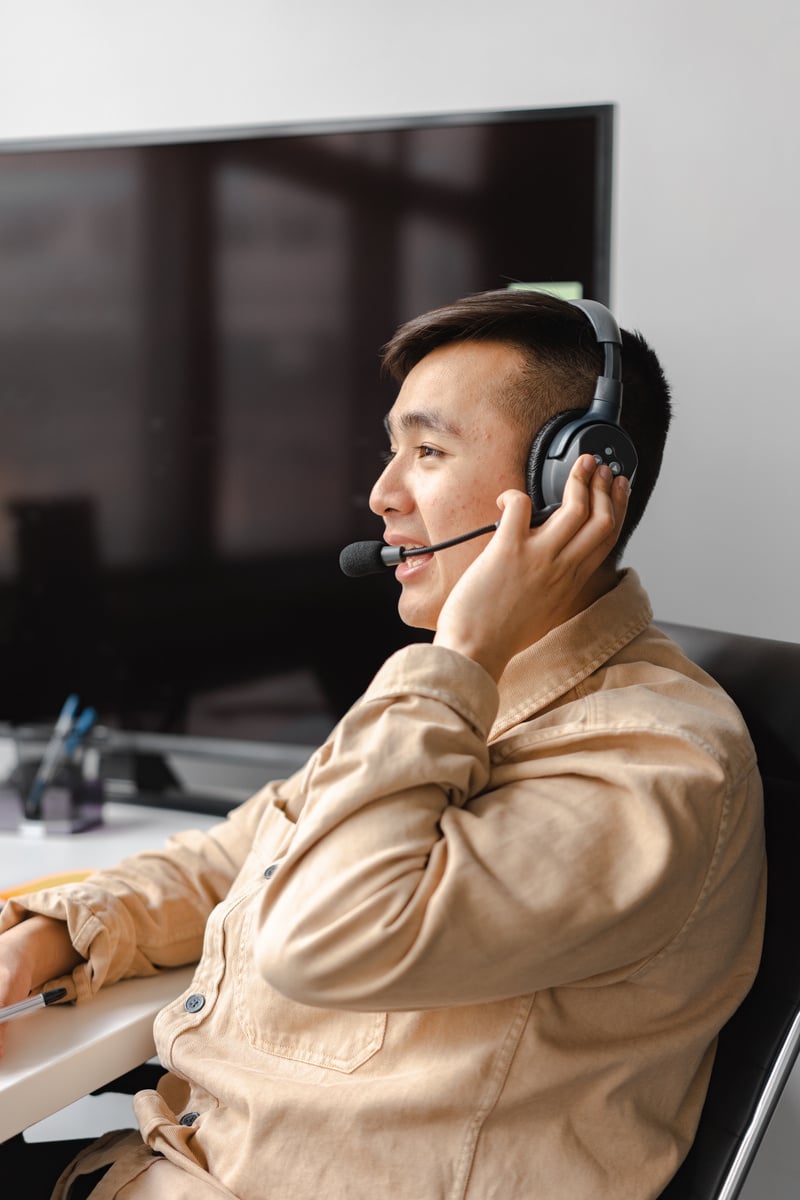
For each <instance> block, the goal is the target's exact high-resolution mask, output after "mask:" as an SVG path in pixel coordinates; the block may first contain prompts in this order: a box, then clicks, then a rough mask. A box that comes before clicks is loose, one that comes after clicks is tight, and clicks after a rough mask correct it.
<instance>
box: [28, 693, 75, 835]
mask: <svg viewBox="0 0 800 1200" xmlns="http://www.w3.org/2000/svg"><path fill="white" fill-rule="evenodd" d="M77 708H78V697H77V696H76V695H74V694H73V695H70V696H67V698H66V700H65V701H64V704H63V706H62V708H61V712H60V713H59V714H58V720H57V721H56V723H55V725H54V726H53V732H52V734H51V736H50V741H49V742H48V743H47V745H46V746H45V751H44V754H43V755H42V761H41V762H40V763H39V769H38V771H37V772H36V774H35V776H34V779H33V783H32V784H31V788H30V791H29V792H28V796H27V798H26V800H25V816H26V817H28V818H35V817H38V816H39V815H40V808H41V801H42V793H43V792H44V789H45V787H46V786H47V783H48V781H49V780H50V778H51V776H52V774H53V772H54V770H55V768H56V767H57V766H58V763H59V760H60V758H61V756H62V754H63V752H64V743H65V741H66V738H67V736H68V734H69V731H70V729H71V728H72V721H73V718H74V716H75V712H76V710H77Z"/></svg>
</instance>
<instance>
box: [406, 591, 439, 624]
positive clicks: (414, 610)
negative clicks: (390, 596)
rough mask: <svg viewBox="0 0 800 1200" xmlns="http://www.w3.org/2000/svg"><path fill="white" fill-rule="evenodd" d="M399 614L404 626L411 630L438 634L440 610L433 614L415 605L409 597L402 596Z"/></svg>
mask: <svg viewBox="0 0 800 1200" xmlns="http://www.w3.org/2000/svg"><path fill="white" fill-rule="evenodd" d="M397 613H398V616H399V617H400V620H401V621H402V622H403V624H404V625H408V627H409V629H427V630H428V631H429V632H430V633H435V632H436V619H437V617H438V615H439V612H438V609H437V610H436V612H435V613H432V612H431V610H430V609H427V610H426V608H425V607H423V605H421V604H415V603H413V602H412V601H411V600H410V599H409V598H408V597H407V596H401V597H400V601H399V603H398V605H397Z"/></svg>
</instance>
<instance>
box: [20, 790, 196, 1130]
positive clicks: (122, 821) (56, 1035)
mask: <svg viewBox="0 0 800 1200" xmlns="http://www.w3.org/2000/svg"><path fill="white" fill-rule="evenodd" d="M105 818H106V823H105V824H104V825H103V826H100V827H99V828H97V829H91V830H87V831H85V832H83V833H76V834H63V835H57V836H52V835H48V836H46V837H41V838H40V837H27V836H20V835H19V834H14V833H8V832H3V833H0V888H10V887H13V886H15V885H17V884H20V883H23V882H25V881H26V880H29V879H33V878H37V877H39V876H41V875H47V874H53V873H55V872H58V871H69V870H78V869H83V868H86V867H102V866H111V865H113V864H114V863H115V862H117V861H118V860H119V859H120V858H123V857H125V856H126V855H128V854H133V853H135V852H136V851H138V850H148V849H154V848H156V847H158V846H160V845H162V844H163V842H164V840H165V838H166V837H167V836H168V835H169V834H170V833H174V832H178V831H180V830H181V829H189V828H195V829H197V828H202V829H207V828H209V827H210V826H211V825H213V824H215V823H216V821H217V820H218V818H216V817H208V816H202V815H199V814H197V813H183V812H172V811H169V810H163V809H155V808H145V807H141V806H136V805H128V804H117V803H110V804H108V805H107V806H106V814H105ZM191 976H192V969H191V968H190V967H186V968H181V969H179V970H176V971H166V972H164V973H163V974H161V975H158V976H155V977H153V978H150V979H132V980H126V981H125V982H123V983H118V984H114V985H113V986H112V987H110V988H108V989H106V990H103V991H101V992H100V993H99V994H98V995H97V996H96V997H95V998H94V1000H92V1001H91V1003H89V1004H82V1005H73V1004H67V1005H63V1006H54V1007H52V1008H47V1009H41V1010H39V1011H38V1012H36V1013H33V1014H31V1015H29V1016H26V1017H22V1018H21V1019H20V1020H18V1021H9V1022H8V1024H7V1026H6V1051H5V1054H4V1055H3V1057H2V1058H0V1141H2V1140H5V1139H6V1138H8V1137H11V1136H12V1135H13V1134H15V1133H19V1132H21V1131H22V1130H23V1129H26V1128H28V1126H29V1125H32V1124H34V1123H35V1122H37V1121H40V1120H42V1119H43V1118H45V1117H47V1116H50V1115H51V1114H52V1113H54V1112H57V1111H58V1110H59V1109H61V1108H64V1107H65V1106H66V1105H68V1104H71V1103H72V1102H73V1101H74V1100H77V1099H79V1098H80V1097H81V1096H85V1095H86V1094H87V1093H89V1092H91V1091H93V1090H94V1089H95V1088H97V1087H100V1086H101V1085H102V1084H104V1083H108V1082H109V1081H110V1080H112V1079H115V1078H116V1077H117V1076H118V1075H122V1074H123V1073H124V1072H125V1071H128V1070H130V1069H131V1068H133V1067H136V1066H139V1064H140V1063H143V1062H145V1061H146V1060H147V1059H148V1058H150V1057H152V1055H153V1053H154V1050H155V1045H154V1042H153V1031H152V1026H153V1018H154V1017H155V1014H156V1013H157V1012H158V1010H159V1009H160V1008H161V1007H162V1006H163V1005H164V1004H165V1003H166V1002H167V1001H168V1000H171V999H172V998H173V997H175V996H177V995H179V994H180V993H181V992H182V991H183V990H184V989H185V988H186V987H187V986H188V983H189V980H190V979H191Z"/></svg>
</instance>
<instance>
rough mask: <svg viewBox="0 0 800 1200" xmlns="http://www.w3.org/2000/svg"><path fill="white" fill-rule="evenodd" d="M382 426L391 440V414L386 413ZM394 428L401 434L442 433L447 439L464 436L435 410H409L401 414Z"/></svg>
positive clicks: (456, 426)
mask: <svg viewBox="0 0 800 1200" xmlns="http://www.w3.org/2000/svg"><path fill="white" fill-rule="evenodd" d="M383 425H384V428H385V430H386V433H387V435H388V436H389V438H390V439H391V436H392V427H393V419H392V414H391V413H387V414H386V416H385V417H384V418H383ZM396 426H397V429H398V431H400V432H402V433H416V432H417V431H418V430H430V432H431V433H444V434H447V435H448V436H449V437H456V438H461V437H463V436H464V435H463V433H462V431H461V429H460V428H459V426H458V425H454V424H453V422H452V421H448V420H447V418H446V417H445V416H443V414H442V413H440V412H439V411H438V410H437V409H435V408H420V409H411V410H409V411H408V412H404V413H401V414H400V417H399V418H398V419H397V421H396Z"/></svg>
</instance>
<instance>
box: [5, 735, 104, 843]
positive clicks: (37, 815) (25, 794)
mask: <svg viewBox="0 0 800 1200" xmlns="http://www.w3.org/2000/svg"><path fill="white" fill-rule="evenodd" d="M40 764H41V746H38V747H36V749H35V750H34V746H33V745H32V744H28V743H25V742H24V741H18V742H17V765H16V766H15V768H14V769H13V771H12V772H11V774H10V776H9V778H8V780H7V781H6V784H5V786H4V791H6V792H9V791H10V792H11V793H12V794H13V795H14V796H15V798H16V802H17V809H18V820H17V828H18V830H19V831H20V832H21V833H25V834H32V835H33V836H44V835H46V834H54V833H80V832H81V831H82V830H84V829H91V828H93V827H94V826H96V825H100V824H101V823H102V819H103V784H102V779H101V777H100V752H99V750H98V749H97V748H96V747H93V746H87V747H84V748H82V749H81V750H80V752H79V754H78V755H77V756H76V757H75V758H72V759H70V760H68V761H66V762H63V763H61V764H60V765H59V766H58V768H57V769H56V770H55V771H54V772H53V775H52V777H51V778H49V779H48V781H47V783H46V784H45V786H44V787H43V788H42V789H41V791H40V792H38V793H36V792H35V787H34V785H35V781H36V776H37V772H38V770H39V766H40Z"/></svg>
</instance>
